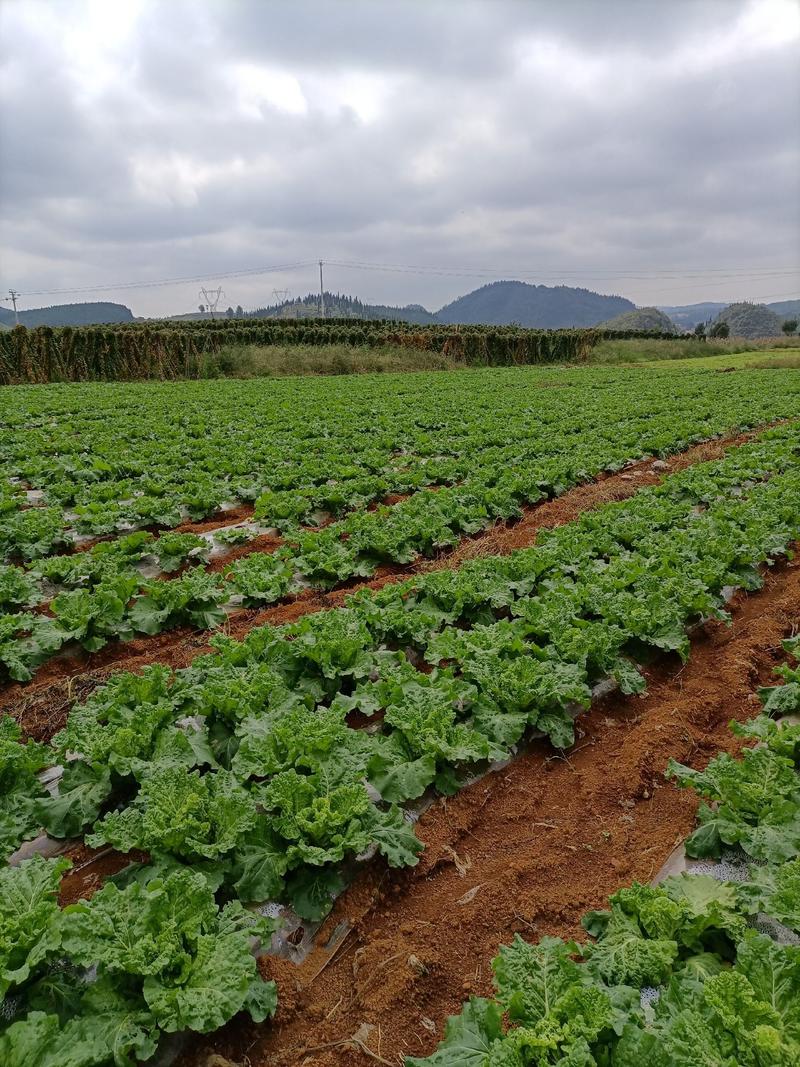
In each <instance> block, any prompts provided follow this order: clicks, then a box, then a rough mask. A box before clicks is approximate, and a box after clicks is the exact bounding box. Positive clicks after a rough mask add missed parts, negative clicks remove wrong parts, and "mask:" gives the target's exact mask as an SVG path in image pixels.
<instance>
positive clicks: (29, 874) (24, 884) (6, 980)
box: [0, 856, 70, 998]
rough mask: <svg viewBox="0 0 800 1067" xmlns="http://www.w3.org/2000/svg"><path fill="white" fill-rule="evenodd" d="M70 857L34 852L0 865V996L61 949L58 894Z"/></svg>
mask: <svg viewBox="0 0 800 1067" xmlns="http://www.w3.org/2000/svg"><path fill="white" fill-rule="evenodd" d="M69 867H70V863H69V861H68V860H65V859H60V860H46V859H44V858H43V857H42V856H33V857H32V858H31V859H29V860H23V861H22V863H20V864H19V866H18V867H0V998H2V997H3V996H5V994H6V992H7V991H8V990H9V989H10V988H13V987H16V986H20V985H22V984H23V983H25V982H27V981H28V980H29V978H30V977H31V975H32V974H33V973H35V972H36V971H37V970H38V969H40V968H41V966H42V965H43V964H44V963H45V962H46V961H47V960H49V959H52V957H53V956H54V955H55V954H56V953H57V952H58V950H59V948H60V945H61V922H60V917H61V913H60V911H59V908H58V901H57V894H58V888H59V884H60V882H61V875H62V874H63V872H64V871H65V870H67V869H68V868H69Z"/></svg>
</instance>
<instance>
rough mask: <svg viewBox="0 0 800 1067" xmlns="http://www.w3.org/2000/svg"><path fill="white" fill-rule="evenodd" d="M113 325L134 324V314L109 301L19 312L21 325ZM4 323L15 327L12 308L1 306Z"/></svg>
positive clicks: (0, 310) (2, 321)
mask: <svg viewBox="0 0 800 1067" xmlns="http://www.w3.org/2000/svg"><path fill="white" fill-rule="evenodd" d="M112 322H133V312H132V311H131V309H130V308H129V307H126V306H125V305H124V304H112V303H109V302H106V301H93V302H88V303H82V304H53V305H52V307H44V308H28V309H26V310H25V311H20V312H19V324H20V326H102V325H105V324H108V323H112ZM0 323H3V324H4V325H6V326H13V325H14V312H13V311H12V310H11V308H5V307H0Z"/></svg>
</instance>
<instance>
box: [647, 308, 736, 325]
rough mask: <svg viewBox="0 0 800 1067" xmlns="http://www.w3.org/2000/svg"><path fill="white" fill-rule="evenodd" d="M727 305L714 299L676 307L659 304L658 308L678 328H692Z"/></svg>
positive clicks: (712, 316)
mask: <svg viewBox="0 0 800 1067" xmlns="http://www.w3.org/2000/svg"><path fill="white" fill-rule="evenodd" d="M727 306H728V305H727V304H725V303H718V302H714V301H706V302H705V303H703V304H684V305H679V306H677V307H665V306H664V305H663V304H659V306H658V310H659V311H663V312H664V314H665V315H669V317H670V318H671V319H672V321H673V322H674V323H675V325H676V326H677V327H678V329H679V330H693V329H694V328H695V326H696V325H697V324H698V322H708V321H709V320H710V319H713V318H714V316H715V315H718V314H719V313H720V311H722V309H723V308H725V307H727Z"/></svg>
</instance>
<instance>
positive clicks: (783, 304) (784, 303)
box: [767, 300, 800, 319]
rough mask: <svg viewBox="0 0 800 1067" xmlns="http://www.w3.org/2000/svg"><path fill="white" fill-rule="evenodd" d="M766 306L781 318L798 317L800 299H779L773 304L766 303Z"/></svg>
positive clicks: (799, 313) (799, 314)
mask: <svg viewBox="0 0 800 1067" xmlns="http://www.w3.org/2000/svg"><path fill="white" fill-rule="evenodd" d="M767 307H768V308H769V309H770V311H774V312H775V314H776V315H780V317H781V318H782V319H797V318H800V300H779V301H778V302H777V303H775V304H767Z"/></svg>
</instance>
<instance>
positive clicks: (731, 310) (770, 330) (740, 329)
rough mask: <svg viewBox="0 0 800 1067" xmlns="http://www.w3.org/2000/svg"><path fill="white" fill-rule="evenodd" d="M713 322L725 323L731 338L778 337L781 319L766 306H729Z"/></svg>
mask: <svg viewBox="0 0 800 1067" xmlns="http://www.w3.org/2000/svg"><path fill="white" fill-rule="evenodd" d="M715 322H727V324H728V326H729V327H730V332H731V336H732V337H779V336H780V333H781V323H782V322H783V319H782V318H781V316H780V315H776V314H775V312H774V311H770V309H769V308H768V307H767V305H766V304H748V303H741V304H729V305H728V307H726V308H723V309H722V311H720V313H719V315H717V317H716V319H715Z"/></svg>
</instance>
